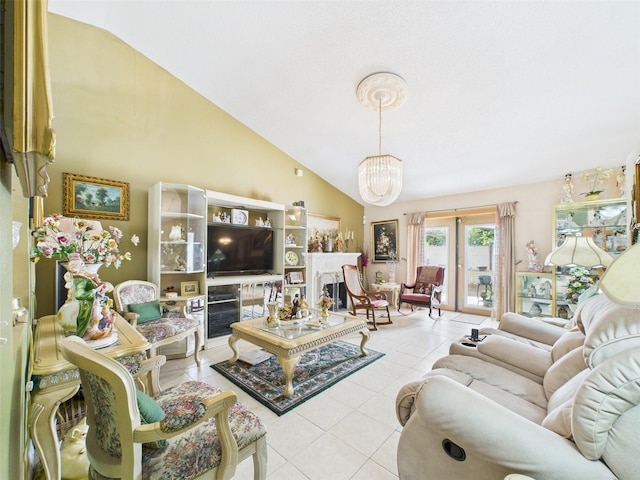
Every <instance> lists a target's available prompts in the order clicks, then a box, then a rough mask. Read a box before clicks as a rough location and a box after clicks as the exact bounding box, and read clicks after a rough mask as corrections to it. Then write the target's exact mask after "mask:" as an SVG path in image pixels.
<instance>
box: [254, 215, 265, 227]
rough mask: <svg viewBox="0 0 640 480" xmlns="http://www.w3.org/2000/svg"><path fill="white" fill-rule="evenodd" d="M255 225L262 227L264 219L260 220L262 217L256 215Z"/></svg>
mask: <svg viewBox="0 0 640 480" xmlns="http://www.w3.org/2000/svg"><path fill="white" fill-rule="evenodd" d="M256 227H264V220H262V217H258V219H257V220H256Z"/></svg>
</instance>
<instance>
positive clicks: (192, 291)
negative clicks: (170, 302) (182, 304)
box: [180, 280, 200, 297]
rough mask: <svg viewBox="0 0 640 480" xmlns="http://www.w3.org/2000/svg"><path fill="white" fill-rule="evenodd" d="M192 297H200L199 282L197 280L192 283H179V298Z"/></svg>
mask: <svg viewBox="0 0 640 480" xmlns="http://www.w3.org/2000/svg"><path fill="white" fill-rule="evenodd" d="M193 295H200V282H198V281H197V280H195V281H193V282H180V296H182V297H190V296H193Z"/></svg>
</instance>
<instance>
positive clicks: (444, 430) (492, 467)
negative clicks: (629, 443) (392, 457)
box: [398, 375, 613, 479]
mask: <svg viewBox="0 0 640 480" xmlns="http://www.w3.org/2000/svg"><path fill="white" fill-rule="evenodd" d="M461 407H462V408H461ZM445 439H450V440H451V441H453V442H455V443H456V444H457V445H459V446H460V447H461V448H462V449H464V451H465V454H466V459H465V460H464V461H460V462H452V461H451V458H449V457H448V456H447V455H446V453H445V452H444V451H443V448H442V442H443V441H444V440H445ZM427 451H428V455H424V454H422V453H423V452H427ZM406 465H408V467H406ZM398 468H399V471H400V476H401V477H402V478H421V477H420V472H426V471H429V472H430V473H432V477H433V478H503V477H504V476H505V475H507V474H508V473H511V472H514V471H517V472H520V473H522V474H525V475H529V476H532V477H534V478H541V479H542V478H613V475H612V474H611V472H610V471H609V469H608V468H607V467H606V466H605V465H604V464H603V463H601V462H597V461H596V462H593V461H589V460H587V459H586V458H585V457H584V456H583V455H582V454H581V453H580V451H579V450H578V449H577V447H576V446H575V444H574V443H573V442H571V441H569V440H567V439H565V438H563V437H561V436H560V435H557V434H556V433H554V432H552V431H550V430H548V429H546V428H544V427H542V426H540V425H538V424H536V423H534V422H531V421H530V420H527V419H525V418H523V417H521V416H520V415H518V414H516V413H514V412H512V411H511V410H508V409H507V408H505V407H503V406H502V405H500V404H498V403H496V402H494V401H492V400H489V399H488V398H486V397H484V396H483V395H481V394H480V393H478V392H475V391H473V390H472V389H470V388H468V387H466V386H464V385H461V384H459V383H457V382H456V381H454V380H452V379H450V378H447V377H445V376H442V375H434V376H431V377H428V378H426V379H425V382H424V385H423V387H422V388H421V389H420V391H419V392H418V394H417V397H416V406H415V412H414V414H413V415H412V416H411V418H410V419H409V421H408V422H407V424H406V425H405V427H404V429H403V431H402V434H401V438H400V443H399V445H398ZM405 468H409V469H410V471H407V470H405ZM412 475H413V476H412Z"/></svg>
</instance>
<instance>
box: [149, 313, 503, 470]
mask: <svg viewBox="0 0 640 480" xmlns="http://www.w3.org/2000/svg"><path fill="white" fill-rule="evenodd" d="M403 312H405V313H410V310H408V309H407V310H403ZM434 313H435V312H434ZM442 314H443V318H442V319H439V320H433V319H431V318H430V317H429V316H428V311H426V310H416V311H415V312H414V313H411V314H410V315H407V316H402V315H398V314H397V312H395V315H392V320H393V324H392V325H384V326H379V327H378V331H375V332H371V338H370V340H369V342H368V343H367V347H369V348H371V349H374V350H377V351H380V352H384V353H385V354H386V355H385V356H384V357H383V358H382V359H380V360H378V361H376V362H374V363H373V364H371V365H369V366H367V367H365V368H364V369H362V370H360V371H358V372H356V373H354V374H353V375H351V376H349V377H347V378H346V379H344V380H342V381H340V382H338V383H337V384H336V385H334V386H332V387H331V388H328V389H327V390H325V391H324V392H322V393H320V394H318V395H317V396H315V397H314V398H312V399H311V400H309V401H307V402H306V403H304V404H302V405H301V406H299V407H297V408H295V409H294V410H292V411H290V412H288V413H286V414H285V415H283V416H281V417H278V416H277V415H276V414H274V413H273V412H271V411H270V410H269V409H267V408H266V407H264V406H262V405H261V404H260V403H258V402H257V401H256V400H254V399H253V398H251V397H250V396H249V395H247V394H246V393H244V392H243V391H242V390H241V389H240V388H238V387H237V386H235V385H234V384H232V383H231V382H229V381H228V380H227V379H225V378H223V377H222V376H221V375H220V374H218V373H217V372H215V371H214V370H213V369H212V368H210V367H209V365H210V364H212V363H217V362H220V361H223V360H226V359H227V358H229V357H230V356H231V349H230V348H229V347H228V346H227V345H226V343H225V344H224V345H221V346H219V347H214V348H211V349H209V350H204V351H203V352H202V358H203V363H202V366H201V367H196V366H195V365H194V364H193V361H192V359H174V360H170V361H168V362H167V363H166V365H165V366H163V367H162V370H161V382H162V388H167V387H169V386H171V385H175V384H177V383H180V382H183V381H186V380H191V379H194V380H200V381H204V382H207V383H209V384H211V385H214V386H216V387H218V388H221V389H224V390H227V389H231V390H233V391H234V392H235V393H236V394H237V396H238V399H239V400H240V401H241V402H242V403H243V404H244V405H245V406H247V407H248V408H250V409H251V410H252V411H253V412H255V413H256V414H258V415H259V416H260V418H262V420H263V421H264V422H265V424H266V426H267V444H268V468H267V479H268V480H307V479H311V480H315V479H322V480H326V479H331V480H341V479H344V480H347V479H352V480H393V479H397V478H398V469H397V466H396V449H397V446H398V440H399V438H400V431H401V429H402V428H401V426H400V424H399V423H398V420H397V419H396V415H395V397H396V394H397V392H398V390H399V389H400V387H402V386H403V385H404V384H406V383H407V382H409V381H411V380H414V379H417V378H420V377H422V376H423V375H424V374H425V373H426V372H428V371H429V370H430V369H431V366H432V365H433V362H435V360H437V359H438V358H440V357H442V356H444V355H446V354H447V353H448V350H449V345H450V343H451V342H452V341H456V340H458V339H459V338H460V337H462V336H464V335H469V334H470V332H471V328H474V327H476V326H475V325H471V324H469V323H461V322H456V321H452V319H453V318H454V317H455V316H457V315H458V314H456V313H453V312H444V311H443V312H442ZM488 326H494V327H495V326H497V322H496V321H495V320H494V319H491V318H486V319H485V320H484V321H483V322H482V324H481V325H479V326H478V328H480V327H488ZM348 340H352V341H353V342H354V343H357V344H359V341H360V335H356V336H354V337H352V338H350V339H348ZM239 345H240V346H241V348H242V349H252V348H256V347H254V346H252V345H250V344H248V343H246V342H243V341H240V342H239ZM235 479H236V480H250V479H253V462H252V461H251V460H250V459H247V460H245V461H244V462H242V463H241V464H240V465H239V466H238V469H237V472H236V476H235Z"/></svg>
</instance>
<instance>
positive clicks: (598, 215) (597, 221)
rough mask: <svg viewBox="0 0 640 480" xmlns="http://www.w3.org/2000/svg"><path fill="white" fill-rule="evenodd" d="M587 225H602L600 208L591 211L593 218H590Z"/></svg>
mask: <svg viewBox="0 0 640 480" xmlns="http://www.w3.org/2000/svg"><path fill="white" fill-rule="evenodd" d="M589 226H590V227H603V226H604V220H603V218H602V214H601V213H600V210H596V211H595V212H593V218H592V219H591V221H589Z"/></svg>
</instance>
